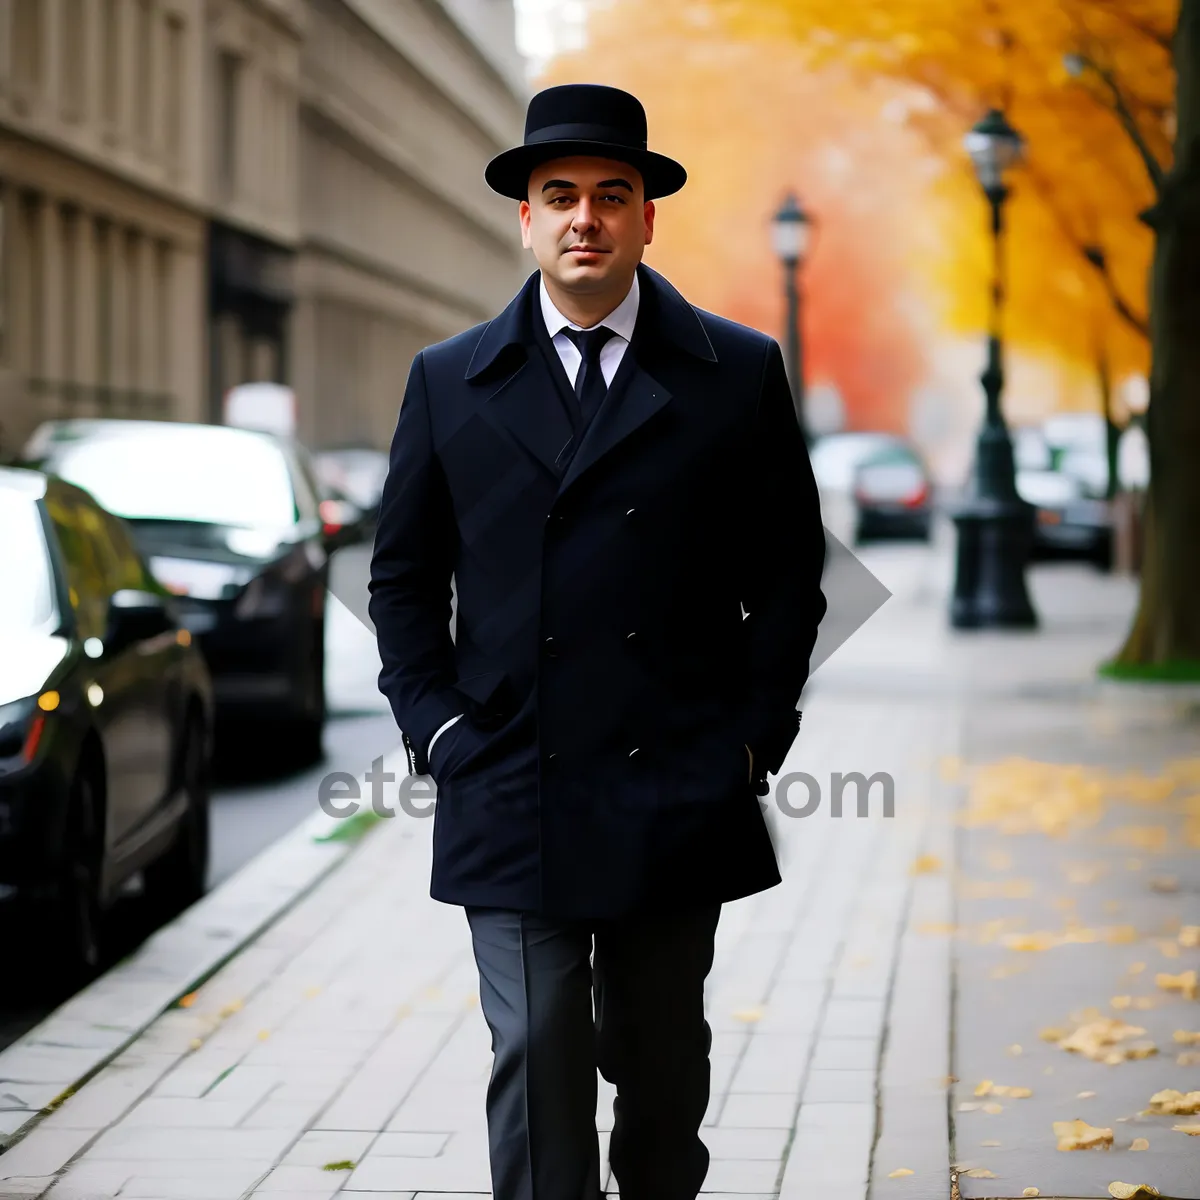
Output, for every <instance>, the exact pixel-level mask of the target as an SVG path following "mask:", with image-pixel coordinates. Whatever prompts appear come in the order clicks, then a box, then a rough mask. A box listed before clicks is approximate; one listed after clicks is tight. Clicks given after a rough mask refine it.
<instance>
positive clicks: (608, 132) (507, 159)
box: [484, 83, 687, 200]
mask: <svg viewBox="0 0 1200 1200" xmlns="http://www.w3.org/2000/svg"><path fill="white" fill-rule="evenodd" d="M646 142H647V134H646V110H645V109H644V108H643V107H642V102H641V101H640V100H639V99H638V98H637V97H636V96H631V95H630V94H629V93H628V92H623V91H622V90H621V89H620V88H615V87H607V86H605V85H603V84H598V83H565V84H561V85H559V86H558V87H552V88H546V89H545V91H541V92H538V93H537V95H536V96H534V97H533V99H532V100H530V102H529V109H528V111H527V112H526V114H525V142H524V144H523V145H521V146H514V147H513V148H512V149H511V150H505V151H504V153H503V154H498V155H497V156H496V157H495V158H493V159H492V161H491V162H489V163H488V165H487V169H486V170H485V171H484V178H485V179H486V180H487V183H488V187H490V188H491V189H492V190H493V191H496V192H499V193H500V195H502V196H507V197H509V199H511V200H527V199H528V198H529V175H530V172H532V171H533V169H534V168H535V167H537V166H540V165H541V164H542V163H544V162H549V161H550V160H551V159H555V158H568V157H572V156H575V155H588V156H590V157H594V158H611V159H615V160H616V161H617V162H625V163H629V165H630V166H632V167H635V168H636V169H637V171H638V173H639V174H640V175H641V177H642V181H643V183H644V184H645V188H646V199H647V200H653V199H655V198H656V197H658V196H669V195H671V193H672V192H677V191H679V189H680V188H681V187H683V185H684V184H685V183H686V182H687V172H686V171H685V170H684V169H683V167H682V166H680V164H679V163H677V162H676V161H675V160H674V159H673V158H668V157H667V156H666V155H665V154H656V153H655V152H654V151H653V150H648V149H647V148H646Z"/></svg>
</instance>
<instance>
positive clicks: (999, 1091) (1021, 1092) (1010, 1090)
mask: <svg viewBox="0 0 1200 1200" xmlns="http://www.w3.org/2000/svg"><path fill="white" fill-rule="evenodd" d="M992 1095H993V1096H1010V1097H1011V1098H1012V1099H1013V1100H1027V1099H1028V1098H1029V1097H1030V1096H1032V1095H1033V1089H1032V1088H1027V1087H1010V1086H1007V1085H1005V1084H997V1085H996V1086H995V1087H994V1088H992Z"/></svg>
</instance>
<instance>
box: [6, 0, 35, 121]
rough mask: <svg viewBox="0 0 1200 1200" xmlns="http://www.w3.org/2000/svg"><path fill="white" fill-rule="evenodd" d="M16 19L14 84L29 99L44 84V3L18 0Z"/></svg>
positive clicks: (14, 9)
mask: <svg viewBox="0 0 1200 1200" xmlns="http://www.w3.org/2000/svg"><path fill="white" fill-rule="evenodd" d="M12 20H13V24H12V31H13V40H12V62H13V83H14V84H15V86H16V89H17V94H18V96H20V97H21V98H22V99H25V100H28V99H30V98H31V96H32V94H33V93H35V92H36V91H37V90H38V88H40V87H41V83H42V3H41V0H14V3H13V18H12Z"/></svg>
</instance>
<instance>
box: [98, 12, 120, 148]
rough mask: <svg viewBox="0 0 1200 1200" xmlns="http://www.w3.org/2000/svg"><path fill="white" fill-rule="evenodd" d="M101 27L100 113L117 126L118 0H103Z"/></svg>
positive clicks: (118, 90) (118, 79)
mask: <svg viewBox="0 0 1200 1200" xmlns="http://www.w3.org/2000/svg"><path fill="white" fill-rule="evenodd" d="M101 3H102V5H103V7H102V10H101V16H100V29H101V33H102V35H103V38H104V55H103V58H104V63H103V75H102V76H101V86H100V115H101V116H102V117H103V119H104V123H105V124H106V125H107V126H108V127H109V128H110V129H111V128H115V127H116V124H117V118H118V110H119V107H120V103H121V10H120V8H119V7H118V5H117V0H101Z"/></svg>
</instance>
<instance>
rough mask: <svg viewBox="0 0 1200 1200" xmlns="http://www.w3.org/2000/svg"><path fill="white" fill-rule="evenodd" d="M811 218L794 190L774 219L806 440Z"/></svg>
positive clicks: (787, 341) (793, 378)
mask: <svg viewBox="0 0 1200 1200" xmlns="http://www.w3.org/2000/svg"><path fill="white" fill-rule="evenodd" d="M811 226H812V218H811V217H810V216H809V214H808V213H806V212H805V211H804V209H803V208H801V207H800V203H799V201H798V200H797V199H796V196H795V194H794V193H792V192H788V194H787V196H785V197H784V201H783V205H782V206H781V207H780V209H779V211H778V212H777V213H776V214H775V216H774V218H773V220H772V222H771V234H772V240H773V242H774V247H775V253H776V255H777V256H778V257H779V261H780V262H781V263H782V264H783V278H784V289H785V298H786V300H787V327H786V329H785V331H784V332H785V338H784V354H785V357H786V360H787V361H786V365H787V372H788V379H789V380H790V382H791V385H792V404H793V405H794V406H795V409H796V420H797V421H798V422H799V424H800V431H801V433H803V434H804V440H805V441H806V442H808V441H810V436H809V431H808V422H807V421H806V420H805V417H804V351H803V340H802V338H801V336H800V284H799V274H800V264H801V263H802V262H803V261H804V258H805V255H806V254H807V253H808V243H809V233H810V229H811Z"/></svg>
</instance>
